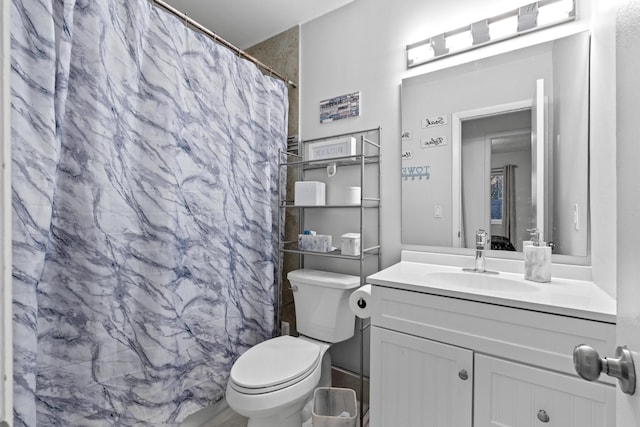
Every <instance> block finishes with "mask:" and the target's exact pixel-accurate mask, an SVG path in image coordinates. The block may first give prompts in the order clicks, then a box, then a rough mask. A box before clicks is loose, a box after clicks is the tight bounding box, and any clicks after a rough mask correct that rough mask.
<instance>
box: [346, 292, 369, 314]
mask: <svg viewBox="0 0 640 427" xmlns="http://www.w3.org/2000/svg"><path fill="white" fill-rule="evenodd" d="M349 307H350V308H351V311H353V312H354V313H355V314H356V316H358V317H359V318H361V319H366V318H368V317H371V285H364V286H361V287H359V288H358V289H356V290H355V291H353V292H352V293H351V296H350V297H349Z"/></svg>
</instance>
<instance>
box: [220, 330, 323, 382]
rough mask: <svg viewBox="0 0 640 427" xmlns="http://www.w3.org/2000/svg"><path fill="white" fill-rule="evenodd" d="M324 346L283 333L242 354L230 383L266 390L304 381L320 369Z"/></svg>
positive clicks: (232, 370) (232, 369) (235, 364)
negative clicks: (283, 334) (322, 347)
mask: <svg viewBox="0 0 640 427" xmlns="http://www.w3.org/2000/svg"><path fill="white" fill-rule="evenodd" d="M321 353H322V352H321V349H320V346H319V345H317V344H315V343H313V342H310V341H307V340H303V339H299V338H294V337H291V336H287V335H285V336H281V337H276V338H272V339H270V340H267V341H264V342H262V343H260V344H258V345H256V346H254V347H252V348H250V349H249V350H247V351H246V352H245V353H244V354H242V355H241V356H240V358H239V359H238V360H237V361H236V363H234V364H233V367H232V368H231V375H230V381H229V385H230V386H231V387H232V388H233V389H234V390H236V391H237V392H239V393H243V394H263V393H270V392H273V391H277V390H280V389H283V388H286V387H289V386H290V385H292V384H295V383H298V382H300V381H302V380H303V379H304V378H306V377H308V376H309V375H311V374H312V373H313V372H314V371H315V370H316V369H319V365H320V362H321V360H322V354H321Z"/></svg>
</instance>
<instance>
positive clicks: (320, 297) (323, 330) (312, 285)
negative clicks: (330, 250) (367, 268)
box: [287, 269, 360, 343]
mask: <svg viewBox="0 0 640 427" xmlns="http://www.w3.org/2000/svg"><path fill="white" fill-rule="evenodd" d="M287 278H288V279H289V283H290V284H291V288H292V289H293V299H294V301H295V305H296V329H297V330H298V332H299V333H301V334H302V335H305V336H308V337H311V338H314V339H317V340H320V341H326V342H330V343H336V342H340V341H344V340H347V339H349V338H351V337H352V336H353V331H354V322H355V314H354V313H353V311H351V309H350V308H349V296H350V295H351V292H353V291H354V289H356V288H357V287H359V286H360V277H358V276H351V275H348V274H339V273H331V272H328V271H320V270H310V269H302V270H294V271H291V272H289V274H287Z"/></svg>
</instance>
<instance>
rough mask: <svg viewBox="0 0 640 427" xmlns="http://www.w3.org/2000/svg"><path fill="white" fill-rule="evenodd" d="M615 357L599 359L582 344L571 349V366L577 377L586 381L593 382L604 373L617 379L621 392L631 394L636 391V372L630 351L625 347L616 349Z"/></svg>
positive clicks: (593, 350)
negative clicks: (574, 369)
mask: <svg viewBox="0 0 640 427" xmlns="http://www.w3.org/2000/svg"><path fill="white" fill-rule="evenodd" d="M616 357H617V358H608V357H600V355H599V354H598V352H597V351H596V350H595V349H594V348H593V347H590V346H588V345H584V344H582V345H579V346H577V347H576V348H575V349H573V365H574V366H575V368H576V372H577V373H578V375H580V376H581V377H582V378H584V379H585V380H587V381H595V380H597V379H598V378H599V377H600V373H601V372H604V373H605V374H607V375H609V376H611V377H615V378H617V379H618V384H619V385H620V389H621V390H622V391H623V392H625V393H627V394H633V393H635V391H636V370H635V366H634V363H633V356H632V355H631V351H629V349H627V347H626V346H625V347H618V348H617V349H616Z"/></svg>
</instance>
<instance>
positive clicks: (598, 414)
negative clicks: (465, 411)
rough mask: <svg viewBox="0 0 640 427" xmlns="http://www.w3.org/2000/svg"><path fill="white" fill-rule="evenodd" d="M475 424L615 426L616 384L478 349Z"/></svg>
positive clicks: (486, 426) (485, 426) (495, 426)
mask: <svg viewBox="0 0 640 427" xmlns="http://www.w3.org/2000/svg"><path fill="white" fill-rule="evenodd" d="M475 368H476V370H475V378H474V388H475V391H474V392H475V394H474V396H475V406H474V426H475V427H490V426H492V427H516V426H517V427H534V426H535V427H543V426H548V427H551V426H555V427H614V426H615V400H614V399H615V388H614V387H613V386H611V385H605V384H600V383H589V382H586V381H583V380H580V379H578V378H577V377H572V376H570V375H566V374H559V373H555V372H551V371H547V370H544V369H539V368H533V367H530V366H526V365H522V364H519V363H513V362H507V361H505V360H502V359H496V358H494V357H489V356H483V355H479V354H476V357H475Z"/></svg>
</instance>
